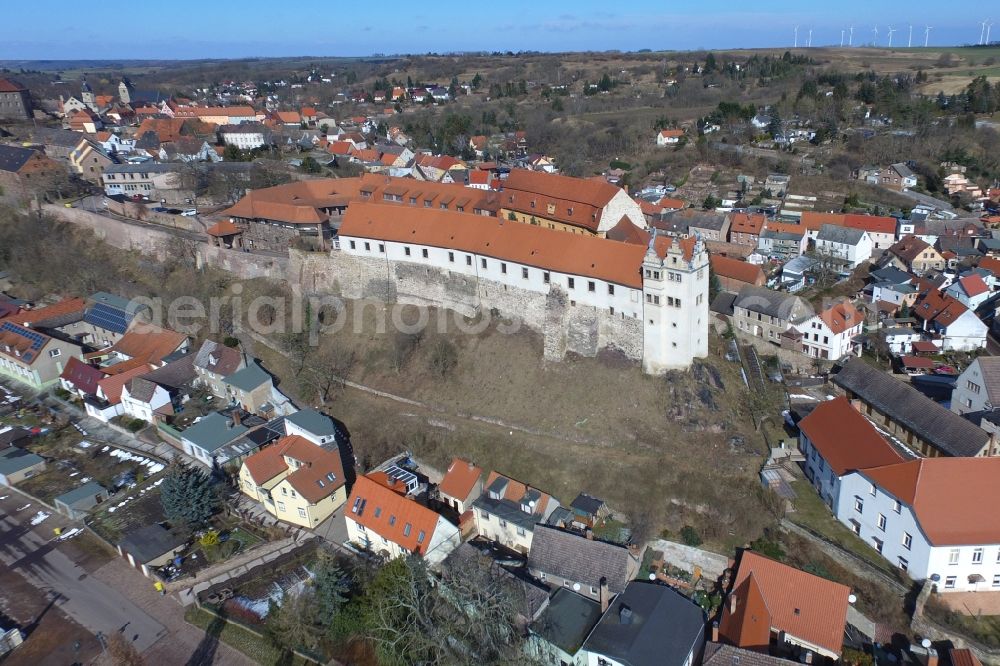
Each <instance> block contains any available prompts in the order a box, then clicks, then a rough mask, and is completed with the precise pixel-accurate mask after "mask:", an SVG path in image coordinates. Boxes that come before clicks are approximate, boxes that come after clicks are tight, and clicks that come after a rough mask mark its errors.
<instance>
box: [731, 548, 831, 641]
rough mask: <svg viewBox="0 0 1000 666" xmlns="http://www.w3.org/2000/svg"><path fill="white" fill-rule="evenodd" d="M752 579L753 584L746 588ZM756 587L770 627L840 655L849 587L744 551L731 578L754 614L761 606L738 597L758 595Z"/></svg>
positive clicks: (755, 616) (744, 603)
mask: <svg viewBox="0 0 1000 666" xmlns="http://www.w3.org/2000/svg"><path fill="white" fill-rule="evenodd" d="M751 576H752V577H753V585H750V586H744V582H746V581H747V579H748V578H750V577H751ZM754 585H756V587H757V588H758V589H759V592H760V601H761V602H762V603H763V609H764V610H766V612H767V615H768V616H769V618H770V619H769V623H770V626H769V627H768V628H769V629H776V630H778V631H783V632H785V633H787V634H790V635H791V636H794V637H796V638H799V639H801V640H803V641H806V642H808V643H812V644H813V645H817V646H819V647H821V648H823V649H825V650H829V651H830V652H832V653H834V654H836V655H839V654H840V650H841V646H842V644H843V641H844V625H845V624H846V622H847V606H848V597H849V596H850V594H851V590H850V588H848V587H847V586H846V585H841V584H840V583H834V582H833V581H830V580H827V579H825V578H820V577H819V576H814V575H813V574H811V573H807V572H805V571H801V570H799V569H796V568H794V567H790V566H788V565H786V564H782V563H781V562H777V561H775V560H772V559H770V558H767V557H764V556H763V555H759V554H757V553H755V552H753V551H750V550H745V551H743V554H742V556H741V557H740V563H739V568H738V569H737V570H736V575H735V577H734V580H733V590H734V592H736V593H737V604H738V605H739V602H740V601H741V600H742V601H743V605H751V608H753V609H754V610H756V608H754V607H757V608H759V605H760V604H759V603H756V602H752V601H751V603H750V604H748V601H750V600H751V599H752V597H749V596H744V597H743V598H742V599H741V598H740V597H739V594H740V593H744V594H756V592H754V591H753V586H754ZM729 608H730V605H729V604H728V603H724V610H723V614H724V615H725V614H726V613H727V612H728V611H729ZM755 618H757V619H756V620H755ZM742 620H743V623H746V622H748V621H751V620H755V621H759V617H758V616H757V615H756V613H754V614H751V615H744V617H743V618H742ZM723 622H725V618H724V619H723ZM740 647H743V646H740Z"/></svg>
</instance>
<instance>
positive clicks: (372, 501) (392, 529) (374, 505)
mask: <svg viewBox="0 0 1000 666" xmlns="http://www.w3.org/2000/svg"><path fill="white" fill-rule="evenodd" d="M344 515H345V516H346V517H347V518H348V519H349V520H353V521H355V522H356V523H358V524H359V525H364V527H365V529H366V530H369V531H371V532H374V533H375V534H377V535H379V536H381V537H385V538H386V539H388V540H389V541H392V542H393V543H396V544H398V545H399V546H401V547H403V548H405V549H406V550H408V551H410V552H411V553H420V554H423V553H424V552H425V549H426V548H427V546H429V545H430V543H431V541H432V539H433V536H434V530H435V529H436V528H437V523H438V519H439V518H440V516H438V514H436V513H434V512H433V511H431V510H430V509H428V508H427V507H425V506H423V505H421V504H418V503H417V502H415V501H413V500H412V499H410V498H408V497H404V496H403V495H400V494H399V493H396V492H393V491H392V490H389V489H388V488H386V487H385V486H383V485H382V484H380V483H378V482H376V481H374V480H372V479H370V478H368V477H366V476H360V477H358V480H357V481H356V482H355V484H354V488H353V489H352V490H351V497H350V499H348V500H347V505H346V507H345V509H344Z"/></svg>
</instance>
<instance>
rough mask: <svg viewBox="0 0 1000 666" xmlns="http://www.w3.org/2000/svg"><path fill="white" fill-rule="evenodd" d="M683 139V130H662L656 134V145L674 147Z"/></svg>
mask: <svg viewBox="0 0 1000 666" xmlns="http://www.w3.org/2000/svg"><path fill="white" fill-rule="evenodd" d="M682 138H684V130H682V129H664V130H660V131H659V132H657V133H656V145H657V146H660V147H661V148H662V147H663V146H676V145H677V144H679V143H680V142H681V139H682Z"/></svg>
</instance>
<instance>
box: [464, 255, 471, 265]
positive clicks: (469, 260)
mask: <svg viewBox="0 0 1000 666" xmlns="http://www.w3.org/2000/svg"><path fill="white" fill-rule="evenodd" d="M465 265H466V266H471V265H472V255H471V254H467V255H465Z"/></svg>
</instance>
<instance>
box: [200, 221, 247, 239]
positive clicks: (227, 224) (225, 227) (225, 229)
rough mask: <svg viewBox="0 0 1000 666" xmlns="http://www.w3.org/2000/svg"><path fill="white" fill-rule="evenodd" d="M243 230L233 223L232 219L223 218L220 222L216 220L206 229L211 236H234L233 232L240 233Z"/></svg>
mask: <svg viewBox="0 0 1000 666" xmlns="http://www.w3.org/2000/svg"><path fill="white" fill-rule="evenodd" d="M241 231H243V230H242V229H240V228H239V227H238V226H236V225H235V224H233V222H232V220H222V221H220V222H216V223H215V224H213V225H212V226H210V227H209V228H208V229H206V230H205V233H206V234H208V235H209V236H217V237H221V236H232V235H233V234H238V233H240V232H241Z"/></svg>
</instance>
